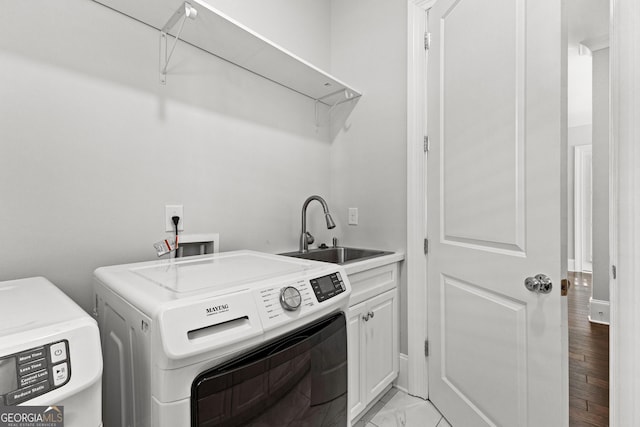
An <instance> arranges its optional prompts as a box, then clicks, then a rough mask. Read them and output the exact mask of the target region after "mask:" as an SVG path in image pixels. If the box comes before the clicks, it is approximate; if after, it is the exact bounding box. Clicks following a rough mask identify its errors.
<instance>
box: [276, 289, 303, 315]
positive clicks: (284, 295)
mask: <svg viewBox="0 0 640 427" xmlns="http://www.w3.org/2000/svg"><path fill="white" fill-rule="evenodd" d="M280 304H281V305H282V308H284V309H285V310H288V311H296V310H297V309H299V308H300V304H302V295H300V291H299V290H297V289H296V288H294V287H293V286H286V287H284V288H282V290H281V291H280Z"/></svg>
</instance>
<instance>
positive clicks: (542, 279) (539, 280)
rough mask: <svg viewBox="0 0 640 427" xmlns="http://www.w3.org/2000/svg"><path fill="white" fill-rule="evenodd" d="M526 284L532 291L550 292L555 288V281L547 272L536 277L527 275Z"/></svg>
mask: <svg viewBox="0 0 640 427" xmlns="http://www.w3.org/2000/svg"><path fill="white" fill-rule="evenodd" d="M524 286H525V288H527V289H528V290H530V291H531V292H536V293H539V294H548V293H549V292H551V288H553V283H551V279H550V278H549V276H547V275H546V274H537V275H536V276H535V277H527V278H526V279H525V280H524Z"/></svg>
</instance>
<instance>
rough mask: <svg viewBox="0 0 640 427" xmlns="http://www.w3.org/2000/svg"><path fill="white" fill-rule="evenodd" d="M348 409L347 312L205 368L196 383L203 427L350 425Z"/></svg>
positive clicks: (195, 414) (194, 419)
mask: <svg viewBox="0 0 640 427" xmlns="http://www.w3.org/2000/svg"><path fill="white" fill-rule="evenodd" d="M347 412H348V411H347V329H346V321H345V317H344V314H343V313H339V314H336V315H332V316H331V317H328V318H325V319H323V320H321V321H319V322H317V323H315V324H312V325H310V326H307V327H305V328H302V329H300V330H297V331H295V332H293V333H291V334H289V335H287V336H285V337H282V338H280V339H278V340H276V341H274V342H271V343H269V344H267V345H265V346H262V347H260V348H258V349H256V350H254V351H252V352H250V353H248V354H246V355H243V356H241V357H239V358H236V359H234V360H231V361H230V362H228V363H225V364H224V365H221V366H219V367H216V368H213V369H210V370H208V371H205V372H203V373H202V374H200V375H199V376H198V377H197V378H196V379H195V380H194V381H193V384H192V387H191V425H192V426H198V427H209V426H219V427H230V426H255V427H258V426H260V427H285V426H290V427H303V426H314V427H345V426H346V425H347Z"/></svg>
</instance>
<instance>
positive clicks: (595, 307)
mask: <svg viewBox="0 0 640 427" xmlns="http://www.w3.org/2000/svg"><path fill="white" fill-rule="evenodd" d="M609 306H610V304H609V301H602V300H599V299H593V298H589V321H590V322H591V323H600V324H603V325H608V324H609Z"/></svg>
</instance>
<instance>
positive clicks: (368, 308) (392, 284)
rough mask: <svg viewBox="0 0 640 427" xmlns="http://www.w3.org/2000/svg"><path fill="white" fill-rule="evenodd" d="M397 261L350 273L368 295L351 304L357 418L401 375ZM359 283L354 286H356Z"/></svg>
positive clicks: (351, 401) (351, 364)
mask: <svg viewBox="0 0 640 427" xmlns="http://www.w3.org/2000/svg"><path fill="white" fill-rule="evenodd" d="M397 272H398V266H397V263H393V264H389V265H386V266H382V267H378V268H375V269H372V270H368V271H363V272H361V273H357V274H354V275H353V276H351V275H350V276H349V280H350V282H351V283H352V286H353V283H356V284H357V285H356V286H359V287H361V288H362V289H366V294H367V295H371V294H375V295H374V296H371V297H369V298H367V299H364V300H361V298H358V297H357V294H356V298H355V305H352V306H350V307H349V318H348V325H349V330H348V341H349V348H348V351H349V409H350V416H351V419H352V420H353V419H355V418H356V417H357V416H358V415H359V414H360V413H362V411H364V410H365V408H367V405H369V404H370V403H371V402H372V401H373V400H374V399H376V398H377V397H379V396H380V394H381V392H382V391H383V390H384V389H385V388H386V387H387V386H389V385H390V384H391V383H392V382H393V381H394V380H395V379H396V377H397V376H398V363H399V349H398V345H399V324H398V290H397ZM356 286H353V287H354V290H355V289H357V288H356Z"/></svg>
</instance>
